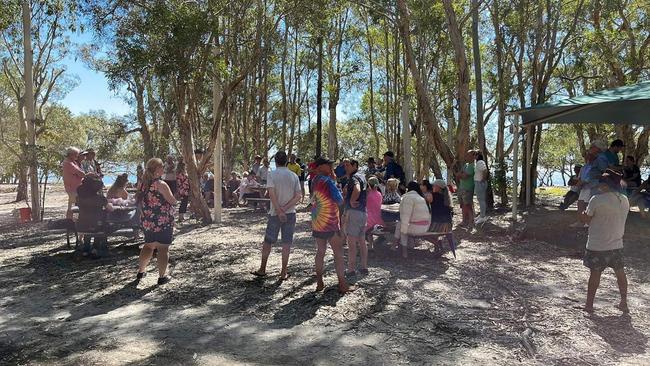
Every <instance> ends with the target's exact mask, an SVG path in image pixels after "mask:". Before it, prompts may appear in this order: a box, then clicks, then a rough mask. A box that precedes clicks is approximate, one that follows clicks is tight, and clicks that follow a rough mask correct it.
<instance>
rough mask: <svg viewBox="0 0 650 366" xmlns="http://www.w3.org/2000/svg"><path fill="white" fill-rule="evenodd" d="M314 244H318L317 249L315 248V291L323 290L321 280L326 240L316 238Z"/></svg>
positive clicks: (323, 284) (323, 285) (323, 286)
mask: <svg viewBox="0 0 650 366" xmlns="http://www.w3.org/2000/svg"><path fill="white" fill-rule="evenodd" d="M316 244H317V245H318V249H317V250H316V291H323V288H325V283H324V282H323V266H324V261H325V251H326V250H327V241H326V240H325V239H316Z"/></svg>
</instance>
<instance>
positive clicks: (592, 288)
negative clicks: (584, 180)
mask: <svg viewBox="0 0 650 366" xmlns="http://www.w3.org/2000/svg"><path fill="white" fill-rule="evenodd" d="M620 187H621V175H620V174H619V173H618V172H616V171H614V170H611V169H608V170H607V171H606V172H605V173H604V174H603V175H602V176H601V178H600V180H599V183H598V186H597V190H598V194H596V195H594V196H593V197H592V198H591V200H590V201H589V205H588V206H587V209H586V210H585V211H584V212H583V213H582V215H581V219H582V221H583V222H584V223H586V224H589V235H588V237H587V245H586V250H585V256H584V259H583V264H584V265H585V266H586V267H587V268H589V269H590V271H591V272H590V275H589V282H588V285H587V302H586V304H585V307H584V310H585V311H586V312H589V313H591V312H593V310H594V298H595V297H596V290H598V286H599V285H600V277H601V274H602V272H603V271H604V270H605V269H606V268H607V267H611V268H612V269H613V270H614V273H615V274H616V281H617V283H618V290H619V292H620V295H621V301H620V302H619V304H618V308H619V309H620V310H621V311H623V312H624V313H628V312H629V309H628V306H627V277H626V275H625V269H624V261H623V235H624V234H625V222H626V220H627V214H628V212H629V211H630V203H629V201H628V199H627V197H626V196H625V195H624V194H622V193H620Z"/></svg>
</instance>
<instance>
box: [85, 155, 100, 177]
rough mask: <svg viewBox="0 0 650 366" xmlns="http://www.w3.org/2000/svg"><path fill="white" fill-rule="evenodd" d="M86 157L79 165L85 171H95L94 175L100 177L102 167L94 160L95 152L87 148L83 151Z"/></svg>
mask: <svg viewBox="0 0 650 366" xmlns="http://www.w3.org/2000/svg"><path fill="white" fill-rule="evenodd" d="M85 153H86V154H85V155H86V158H85V159H84V161H83V162H82V164H81V166H82V168H83V170H84V171H85V172H86V173H95V175H96V176H98V177H102V176H103V174H102V168H101V166H100V164H99V162H98V161H97V160H95V157H96V154H95V150H93V149H92V148H91V149H88V150H86V151H85Z"/></svg>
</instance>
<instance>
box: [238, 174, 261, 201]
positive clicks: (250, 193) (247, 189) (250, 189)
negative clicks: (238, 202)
mask: <svg viewBox="0 0 650 366" xmlns="http://www.w3.org/2000/svg"><path fill="white" fill-rule="evenodd" d="M242 184H243V187H242V186H239V193H240V196H241V198H242V199H243V200H244V203H246V200H247V199H248V198H260V197H261V195H260V192H259V191H258V190H256V189H257V188H259V186H260V184H259V183H257V177H256V175H255V172H254V171H250V172H249V173H248V177H246V179H244V180H243V183H242Z"/></svg>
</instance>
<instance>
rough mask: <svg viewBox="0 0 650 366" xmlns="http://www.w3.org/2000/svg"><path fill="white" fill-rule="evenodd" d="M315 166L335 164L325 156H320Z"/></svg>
mask: <svg viewBox="0 0 650 366" xmlns="http://www.w3.org/2000/svg"><path fill="white" fill-rule="evenodd" d="M314 164H316V166H321V165H325V164H329V165H331V164H334V160H330V159H329V158H327V157H325V156H319V157H318V158H316V161H314Z"/></svg>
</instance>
